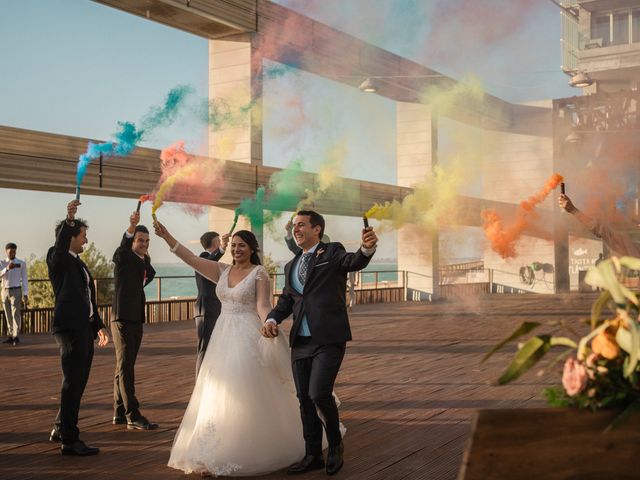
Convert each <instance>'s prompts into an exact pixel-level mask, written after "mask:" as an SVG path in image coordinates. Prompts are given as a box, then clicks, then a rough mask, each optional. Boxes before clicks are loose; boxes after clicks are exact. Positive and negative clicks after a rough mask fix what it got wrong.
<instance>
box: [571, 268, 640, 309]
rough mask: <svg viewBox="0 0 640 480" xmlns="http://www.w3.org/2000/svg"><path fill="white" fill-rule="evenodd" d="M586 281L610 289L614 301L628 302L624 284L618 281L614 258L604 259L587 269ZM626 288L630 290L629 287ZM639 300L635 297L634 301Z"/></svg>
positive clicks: (619, 303) (620, 303) (619, 302)
mask: <svg viewBox="0 0 640 480" xmlns="http://www.w3.org/2000/svg"><path fill="white" fill-rule="evenodd" d="M584 281H585V282H586V283H588V284H589V285H593V286H595V287H600V288H604V289H605V290H609V292H611V296H612V297H613V300H614V302H616V303H617V304H618V305H624V304H625V303H626V302H625V298H626V295H625V293H626V292H623V289H622V285H621V284H620V282H619V281H618V275H617V273H616V270H615V266H614V263H613V260H611V259H609V260H604V261H602V262H600V263H599V264H598V266H597V267H591V268H590V269H589V270H588V271H587V275H586V276H585V279H584ZM626 290H627V292H629V290H628V289H626ZM629 293H631V292H629ZM634 297H635V295H634ZM637 302H638V300H637V299H635V302H634V303H635V304H637Z"/></svg>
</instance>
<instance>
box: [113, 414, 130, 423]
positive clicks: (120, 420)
mask: <svg viewBox="0 0 640 480" xmlns="http://www.w3.org/2000/svg"><path fill="white" fill-rule="evenodd" d="M113 424H114V425H126V424H127V417H121V416H120V415H114V417H113Z"/></svg>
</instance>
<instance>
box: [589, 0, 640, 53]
mask: <svg viewBox="0 0 640 480" xmlns="http://www.w3.org/2000/svg"><path fill="white" fill-rule="evenodd" d="M600 39H601V40H602V46H603V47H607V46H609V45H625V44H628V43H631V42H640V8H633V9H631V8H627V9H624V10H617V11H615V12H607V13H598V14H597V15H596V14H593V15H592V16H591V40H600ZM598 43H599V42H598Z"/></svg>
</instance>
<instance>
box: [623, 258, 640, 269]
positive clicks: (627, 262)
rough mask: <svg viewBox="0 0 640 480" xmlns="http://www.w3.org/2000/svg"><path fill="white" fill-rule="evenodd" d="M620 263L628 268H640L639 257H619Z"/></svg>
mask: <svg viewBox="0 0 640 480" xmlns="http://www.w3.org/2000/svg"><path fill="white" fill-rule="evenodd" d="M620 265H622V266H623V267H627V268H628V269H629V270H640V258H636V257H620Z"/></svg>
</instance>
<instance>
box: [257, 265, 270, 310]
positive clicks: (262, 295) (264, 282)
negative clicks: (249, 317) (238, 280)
mask: <svg viewBox="0 0 640 480" xmlns="http://www.w3.org/2000/svg"><path fill="white" fill-rule="evenodd" d="M258 269H259V270H258V273H257V275H256V308H257V310H258V316H259V317H260V320H262V322H263V323H264V321H265V320H266V319H267V315H269V313H270V312H271V309H272V308H273V306H272V305H271V278H270V277H269V273H267V270H266V269H265V268H264V267H263V266H259V267H258Z"/></svg>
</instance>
